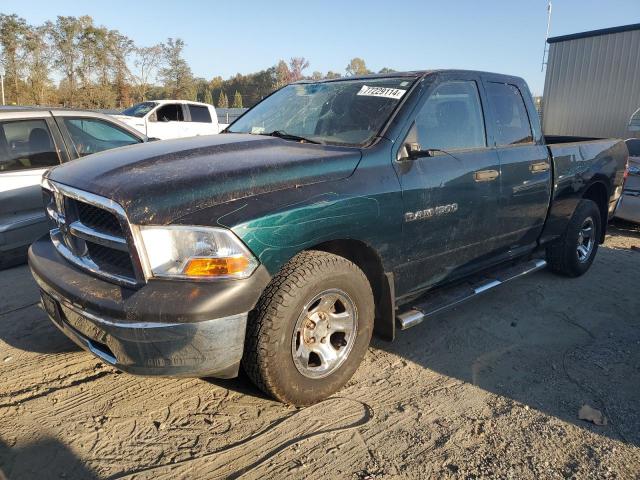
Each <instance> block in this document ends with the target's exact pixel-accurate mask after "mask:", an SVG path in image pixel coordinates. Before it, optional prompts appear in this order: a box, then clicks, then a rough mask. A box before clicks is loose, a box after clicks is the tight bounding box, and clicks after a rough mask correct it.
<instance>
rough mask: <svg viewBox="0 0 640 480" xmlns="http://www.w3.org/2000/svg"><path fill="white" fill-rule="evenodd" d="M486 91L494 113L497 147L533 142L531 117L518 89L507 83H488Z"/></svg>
mask: <svg viewBox="0 0 640 480" xmlns="http://www.w3.org/2000/svg"><path fill="white" fill-rule="evenodd" d="M486 89H487V96H488V97H489V105H491V110H492V113H493V126H494V130H495V139H496V145H498V146H506V145H518V144H522V143H531V142H533V135H532V133H531V123H530V122H529V115H528V114H527V108H526V107H525V104H524V100H523V99H522V94H521V93H520V90H519V89H518V87H516V86H515V85H510V84H507V83H495V82H488V83H486Z"/></svg>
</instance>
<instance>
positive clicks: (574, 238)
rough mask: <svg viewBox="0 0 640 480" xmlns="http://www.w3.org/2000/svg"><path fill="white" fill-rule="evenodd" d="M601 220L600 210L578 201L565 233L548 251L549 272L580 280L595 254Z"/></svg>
mask: <svg viewBox="0 0 640 480" xmlns="http://www.w3.org/2000/svg"><path fill="white" fill-rule="evenodd" d="M600 218H601V217H600V209H599V208H598V205H597V204H596V203H595V202H594V201H592V200H587V199H583V200H581V201H580V203H579V204H578V206H577V207H576V210H575V212H573V216H572V217H571V220H569V225H568V226H567V230H566V231H565V232H564V234H563V235H562V236H561V237H560V238H559V239H558V240H557V241H556V242H554V243H553V244H552V245H550V246H549V247H548V248H547V262H548V263H549V266H550V268H551V270H553V271H554V272H557V273H560V274H563V275H567V276H569V277H579V276H580V275H582V274H583V273H585V272H586V271H587V270H589V267H591V264H592V263H593V259H594V258H595V256H596V253H597V251H598V243H599V241H600V233H601V231H602V230H601V229H602V226H601V220H600Z"/></svg>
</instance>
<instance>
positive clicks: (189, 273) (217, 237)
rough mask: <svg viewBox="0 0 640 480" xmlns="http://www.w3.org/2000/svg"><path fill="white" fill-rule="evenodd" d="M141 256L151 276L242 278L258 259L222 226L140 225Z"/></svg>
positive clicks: (249, 271)
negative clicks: (142, 248)
mask: <svg viewBox="0 0 640 480" xmlns="http://www.w3.org/2000/svg"><path fill="white" fill-rule="evenodd" d="M139 229H140V236H141V238H142V242H143V243H144V250H145V252H144V255H143V256H144V257H145V258H144V260H146V263H147V267H148V270H149V271H150V272H151V274H152V275H153V276H154V277H171V278H184V279H220V278H246V277H248V276H249V275H251V274H252V273H253V271H254V270H255V269H256V267H257V266H258V261H257V260H256V258H255V257H254V256H253V255H252V254H251V252H250V251H249V250H248V249H247V247H245V246H244V244H243V243H242V242H241V241H240V240H239V239H238V238H237V237H236V236H235V235H234V234H233V232H231V231H230V230H226V229H224V228H208V227H186V226H173V225H172V226H166V227H156V226H140V227H139Z"/></svg>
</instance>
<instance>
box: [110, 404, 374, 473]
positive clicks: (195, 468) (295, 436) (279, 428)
mask: <svg viewBox="0 0 640 480" xmlns="http://www.w3.org/2000/svg"><path fill="white" fill-rule="evenodd" d="M327 418H329V420H326V419H327ZM372 418H373V411H372V410H371V407H369V406H368V405H367V404H365V403H363V402H360V401H357V400H352V399H348V398H342V397H338V398H330V399H328V400H325V401H324V402H321V403H318V404H316V405H314V406H311V407H307V408H305V409H303V410H298V411H297V412H295V413H293V414H291V415H289V416H287V417H284V418H283V419H281V420H278V421H277V422H275V424H272V425H271V426H270V427H268V428H267V429H266V430H264V431H262V432H260V433H258V434H257V435H254V436H252V437H249V438H247V439H244V440H241V441H240V442H237V443H235V444H232V445H229V446H227V447H225V448H223V449H219V450H216V451H214V452H209V453H206V454H204V455H201V456H199V457H197V458H194V459H188V460H185V461H183V462H180V463H178V464H174V465H167V466H158V467H154V468H150V469H141V470H134V471H129V472H123V473H122V474H119V475H115V476H112V477H110V479H114V480H115V479H120V478H154V479H163V478H166V479H174V478H186V477H187V476H188V477H207V478H212V479H213V478H229V479H231V478H238V477H240V476H242V475H245V474H248V473H250V472H251V471H252V470H254V469H256V468H257V467H259V466H260V465H262V464H263V463H265V462H266V461H267V460H269V459H271V458H273V457H275V456H276V455H278V454H279V453H280V452H282V451H284V450H286V449H288V448H291V447H293V446H294V445H297V444H299V443H300V442H302V441H304V440H308V439H311V438H314V437H318V436H324V435H331V434H336V433H338V432H344V431H346V430H352V429H356V428H358V427H361V426H363V425H364V424H366V423H367V422H369V421H370V420H371V419H372ZM214 456H215V458H212V457H214Z"/></svg>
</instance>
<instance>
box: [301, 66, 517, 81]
mask: <svg viewBox="0 0 640 480" xmlns="http://www.w3.org/2000/svg"><path fill="white" fill-rule="evenodd" d="M434 73H464V74H476V75H489V76H492V77H501V78H504V79H518V80H522V78H521V77H518V76H515V75H507V74H503V73H494V72H483V71H478V70H461V69H457V68H449V69H435V70H411V71H406V72H390V73H372V74H369V75H354V76H349V77H339V78H325V79H322V80H300V81H298V82H295V83H320V82H338V81H340V80H368V79H376V78H398V77H401V78H402V77H407V78H422V77H426V76H427V75H431V74H434Z"/></svg>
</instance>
